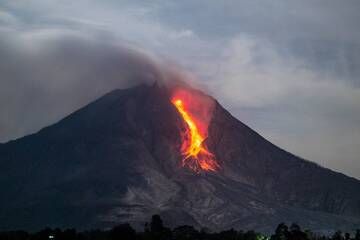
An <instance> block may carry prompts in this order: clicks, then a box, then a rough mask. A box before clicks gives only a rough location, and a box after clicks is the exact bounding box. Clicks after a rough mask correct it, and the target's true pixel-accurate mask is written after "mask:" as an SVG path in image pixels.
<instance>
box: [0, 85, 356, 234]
mask: <svg viewBox="0 0 360 240" xmlns="http://www.w3.org/2000/svg"><path fill="white" fill-rule="evenodd" d="M174 99H176V101H177V100H181V107H179V106H176V103H175V102H174ZM182 111H183V112H182ZM184 112H185V113H184ZM187 118H189V119H190V120H189V119H187ZM191 124H193V125H194V126H195V130H194V126H191ZM196 134H198V135H196ZM199 136H200V138H199ZM199 139H200V140H199ZM198 140H199V141H198ZM191 144H195V145H194V146H195V147H193V148H189V146H193V145H191ZM196 144H198V145H196ZM204 157H208V158H204ZM204 159H211V160H212V161H215V164H216V165H214V166H215V167H214V171H213V170H211V169H210V170H209V169H206V167H203V165H202V164H209V161H208V160H204ZM204 161H205V162H204ZM204 166H205V165H204ZM208 170H209V171H208ZM0 187H1V188H2V189H3V193H4V194H3V196H4V197H2V198H1V199H0V228H1V229H15V228H21V229H31V230H34V229H39V228H42V227H44V226H54V227H78V228H81V229H82V228H89V227H96V228H97V227H109V226H111V225H114V224H116V223H119V222H124V221H127V222H130V223H132V224H134V225H135V226H138V227H139V228H140V227H142V226H143V223H144V221H146V220H147V219H148V217H149V216H150V215H152V214H161V215H162V216H163V218H164V219H165V221H167V222H168V223H169V224H170V225H173V226H174V225H181V224H192V225H194V226H198V227H202V226H204V227H210V228H212V229H215V230H216V229H226V228H241V229H256V230H261V231H269V230H272V229H273V228H274V227H275V226H276V225H277V224H278V223H279V222H297V223H299V224H301V225H302V226H304V227H306V228H311V229H314V230H319V231H320V230H322V231H325V230H328V229H335V228H342V229H344V230H346V229H351V228H353V227H354V226H359V224H360V220H359V219H360V191H357V190H359V189H360V183H359V181H357V180H355V179H352V178H349V177H346V176H344V175H342V174H338V173H335V172H333V171H330V170H328V169H325V168H321V167H319V166H317V165H316V164H313V163H311V162H308V161H305V160H303V159H300V158H298V157H296V156H294V155H292V154H290V153H288V152H286V151H284V150H282V149H280V148H278V147H276V146H274V145H273V144H271V143H270V142H268V141H266V140H265V139H264V138H262V137H261V136H260V135H259V134H257V133H256V132H254V131H253V130H251V129H250V128H249V127H247V126H246V125H245V124H243V123H241V122H240V121H239V120H237V119H236V118H234V117H233V116H232V115H231V114H230V113H229V112H227V111H226V110H225V109H224V108H223V107H222V106H221V105H220V104H219V103H218V102H216V100H215V99H213V98H212V97H210V96H208V95H206V94H204V93H202V92H201V91H198V90H195V89H192V88H189V87H186V88H184V87H179V86H178V87H173V88H169V87H165V86H160V85H159V84H156V83H154V84H152V85H148V84H143V85H139V86H135V87H132V88H129V89H118V90H114V91H111V92H110V93H108V94H106V95H104V96H103V97H101V98H99V99H98V100H96V101H94V102H92V103H90V104H88V105H87V106H85V107H83V108H81V109H79V110H78V111H76V112H74V113H73V114H71V115H69V116H67V117H66V118H64V119H63V120H61V121H60V122H58V123H56V124H54V125H52V126H49V127H47V128H45V129H43V130H41V131H40V132H38V133H37V134H33V135H31V136H27V137H24V138H21V139H18V140H16V141H12V142H10V143H7V144H3V145H0Z"/></svg>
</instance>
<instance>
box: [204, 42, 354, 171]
mask: <svg viewBox="0 0 360 240" xmlns="http://www.w3.org/2000/svg"><path fill="white" fill-rule="evenodd" d="M227 46H228V47H227V48H226V49H225V50H224V52H223V54H222V56H221V65H220V66H218V72H217V74H216V76H214V80H213V81H212V82H211V84H212V87H211V88H212V89H216V92H215V94H216V95H217V96H218V98H219V99H221V100H222V102H223V103H224V104H225V105H226V106H227V107H228V108H230V109H231V110H232V112H233V113H234V114H236V115H237V116H238V118H239V119H242V120H245V121H246V122H247V123H248V124H249V125H250V126H252V127H254V128H255V129H260V132H261V133H262V134H263V135H265V136H266V137H267V138H268V139H270V140H271V141H273V142H274V143H276V144H278V145H279V146H282V147H284V148H285V149H287V150H289V151H291V152H293V153H295V154H298V155H300V156H302V157H305V158H308V159H316V160H317V162H319V163H320V164H321V165H323V166H327V167H331V168H333V169H336V170H341V171H346V172H348V173H350V174H352V175H353V176H358V173H359V168H360V166H359V164H358V160H359V159H358V156H360V150H359V144H358V143H359V142H360V126H359V122H360V105H359V103H360V88H356V87H353V86H352V85H351V84H348V83H347V82H346V81H341V80H339V79H338V78H336V76H334V75H329V74H324V73H323V72H322V71H314V69H312V68H308V67H307V64H306V63H305V62H303V60H302V59H299V58H294V57H292V58H291V57H288V56H284V55H282V54H281V53H279V52H278V51H276V47H274V46H273V45H272V43H270V42H267V41H263V40H261V39H257V38H254V37H250V36H237V37H236V38H233V39H232V40H231V41H230V43H229V44H228V45H227ZM209 68H211V67H210V66H209ZM220 78H221V79H222V80H221V81H216V80H215V79H220ZM357 166H359V167H357Z"/></svg>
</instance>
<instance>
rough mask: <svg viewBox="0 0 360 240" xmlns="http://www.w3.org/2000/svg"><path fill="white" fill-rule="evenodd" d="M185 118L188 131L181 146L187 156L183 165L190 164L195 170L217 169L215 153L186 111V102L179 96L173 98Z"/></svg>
mask: <svg viewBox="0 0 360 240" xmlns="http://www.w3.org/2000/svg"><path fill="white" fill-rule="evenodd" d="M172 103H173V104H174V105H175V107H176V108H177V110H178V111H179V113H180V115H181V116H182V118H183V120H184V121H185V123H186V125H187V127H188V131H187V132H186V136H185V138H184V139H183V144H182V147H181V151H182V154H183V155H184V156H185V157H184V159H183V160H182V165H183V166H188V167H189V168H190V169H192V170H193V171H195V172H199V171H200V170H205V171H216V170H217V169H218V168H219V165H218V163H217V162H216V160H215V156H214V154H212V153H211V152H209V151H208V150H207V149H206V146H205V145H204V140H205V138H206V137H205V136H203V135H202V134H201V133H200V131H199V127H198V125H197V123H196V120H195V118H193V117H192V116H191V114H190V113H189V112H188V111H186V109H185V106H184V103H183V101H182V100H181V99H179V98H174V99H172Z"/></svg>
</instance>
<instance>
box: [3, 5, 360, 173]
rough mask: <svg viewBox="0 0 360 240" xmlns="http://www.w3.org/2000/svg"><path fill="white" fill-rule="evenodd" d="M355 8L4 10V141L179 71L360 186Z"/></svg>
mask: <svg viewBox="0 0 360 240" xmlns="http://www.w3.org/2000/svg"><path fill="white" fill-rule="evenodd" d="M359 22H360V2H359V1H357V0H347V1H337V0H336V1H335V0H334V1H333V0H317V1H310V0H303V1H293V0H277V1H265V0H263V1H260V0H234V1H228V0H224V1H215V0H207V1H205V0H183V1H169V0H154V1H135V0H131V1H130V0H129V1H118V0H103V1H100V0H98V1H95V0H77V1H72V0H54V1H48V0H28V1H23V0H1V1H0V56H1V57H0V142H7V141H9V140H12V139H16V138H19V137H21V136H24V135H27V134H30V133H34V132H36V131H38V130H39V129H41V128H43V127H45V126H47V125H50V124H52V123H54V122H56V121H58V120H60V119H61V118H63V117H65V116H66V115H68V114H70V113H71V112H73V111H74V110H76V109H78V108H80V107H82V106H83V105H85V104H87V103H88V102H90V101H92V100H94V99H96V98H98V97H100V96H101V95H103V94H104V93H106V92H108V91H111V90H112V89H115V88H124V87H128V86H131V85H136V84H138V83H139V82H142V81H144V80H149V79H150V80H151V79H152V80H153V79H157V78H161V77H163V76H164V74H166V72H167V71H178V72H180V73H181V74H182V76H184V77H186V78H189V79H191V80H192V81H195V82H196V84H197V85H198V86H201V88H202V89H206V91H207V92H208V93H209V94H211V95H212V96H214V97H215V98H217V100H218V101H219V102H220V103H221V104H222V105H223V106H224V107H225V108H227V109H228V110H229V111H230V112H231V113H232V114H233V115H234V116H236V117H237V118H238V119H239V120H241V121H242V122H244V123H246V124H247V125H249V126H250V127H251V128H253V129H254V130H255V131H257V132H258V133H260V134H261V135H262V136H264V137H265V138H267V139H268V140H270V141H271V142H273V143H275V144H276V145H278V146H280V147H281V148H283V149H285V150H287V151H290V152H292V153H294V154H296V155H298V156H301V157H303V158H306V159H309V160H311V161H314V162H317V163H318V164H320V165H322V166H324V167H328V168H331V169H333V170H336V171H340V172H343V173H345V174H347V175H350V176H353V177H356V178H358V179H360V79H359V77H360V30H359V26H358V23H359Z"/></svg>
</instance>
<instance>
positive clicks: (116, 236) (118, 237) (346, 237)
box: [0, 215, 360, 240]
mask: <svg viewBox="0 0 360 240" xmlns="http://www.w3.org/2000/svg"><path fill="white" fill-rule="evenodd" d="M0 240H360V229H359V230H356V231H355V233H352V234H350V233H342V232H341V231H337V232H335V233H334V234H333V235H332V236H321V235H317V234H314V233H312V232H311V231H308V230H305V231H303V230H302V229H301V228H300V226H299V225H297V224H292V225H291V226H290V227H288V226H287V225H286V224H284V223H280V224H279V225H278V227H277V228H276V229H275V232H274V233H273V234H272V235H271V236H266V235H263V234H261V233H257V232H255V231H236V230H234V229H230V230H226V231H221V232H210V231H208V230H206V229H202V230H200V231H199V230H197V229H195V228H194V227H193V226H187V225H185V226H179V227H176V228H174V229H170V228H167V227H165V226H164V225H163V221H162V220H161V217H160V216H159V215H154V216H152V218H151V221H150V223H147V224H145V229H144V231H142V232H136V231H135V230H134V229H133V228H132V227H131V225H130V224H128V223H124V224H120V225H117V226H115V227H113V228H112V229H111V230H91V231H83V232H77V231H76V230H75V229H66V230H60V229H58V228H57V229H51V228H46V229H44V230H41V231H39V232H36V233H28V232H26V231H6V232H0Z"/></svg>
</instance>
